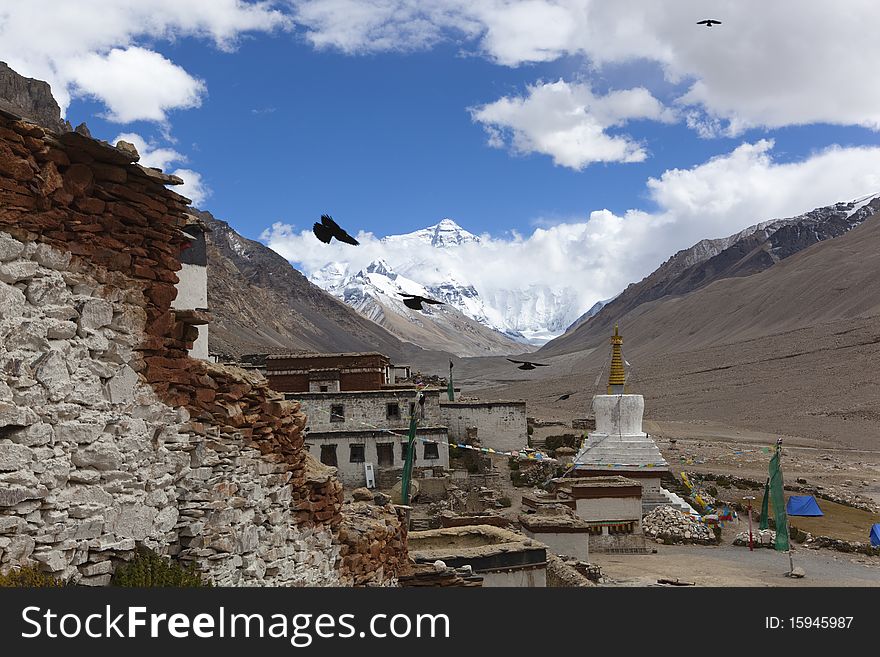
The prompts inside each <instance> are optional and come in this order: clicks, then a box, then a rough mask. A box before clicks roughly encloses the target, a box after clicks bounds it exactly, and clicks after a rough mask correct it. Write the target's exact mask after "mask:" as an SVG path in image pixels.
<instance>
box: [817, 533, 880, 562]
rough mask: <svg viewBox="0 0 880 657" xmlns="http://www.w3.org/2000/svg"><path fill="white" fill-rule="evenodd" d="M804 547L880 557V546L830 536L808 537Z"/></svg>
mask: <svg viewBox="0 0 880 657" xmlns="http://www.w3.org/2000/svg"><path fill="white" fill-rule="evenodd" d="M804 545H805V546H806V547H808V548H811V549H813V550H817V549H819V548H829V549H831V550H837V551H838V552H854V553H857V554H867V555H869V556H874V557H878V556H880V545H878V546H874V545H871V544H870V543H860V542H859V541H844V540H842V539H839V538H831V537H830V536H811V535H808V536H807V540H806V541H804Z"/></svg>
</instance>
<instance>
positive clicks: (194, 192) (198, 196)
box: [171, 169, 211, 208]
mask: <svg viewBox="0 0 880 657" xmlns="http://www.w3.org/2000/svg"><path fill="white" fill-rule="evenodd" d="M171 173H172V174H173V175H175V176H177V177H178V178H182V179H183V184H182V185H178V186H176V187H174V188H173V189H174V191H175V192H177V193H178V194H182V195H183V196H186V197H187V198H188V199H189V200H190V201H192V204H193V207H197V208H198V207H201V206H202V204H203V203H204V202H205V201H206V200H207V198H208V197H209V196H210V195H211V190H210V189H209V188H208V186H207V185H206V184H205V182H204V180H202V174H200V173H199V172H198V171H193V170H192V169H175V170H174V171H172V172H171Z"/></svg>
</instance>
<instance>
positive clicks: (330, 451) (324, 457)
mask: <svg viewBox="0 0 880 657" xmlns="http://www.w3.org/2000/svg"><path fill="white" fill-rule="evenodd" d="M321 463H323V464H324V465H332V466H333V467H334V468H335V467H336V466H337V465H338V463H337V461H336V445H321Z"/></svg>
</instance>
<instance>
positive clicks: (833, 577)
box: [590, 545, 880, 586]
mask: <svg viewBox="0 0 880 657" xmlns="http://www.w3.org/2000/svg"><path fill="white" fill-rule="evenodd" d="M656 548H657V554H647V555H638V554H632V555H629V554H625V555H618V554H614V555H612V554H590V561H591V562H592V563H595V564H598V565H599V566H601V567H602V573H603V574H604V575H605V577H606V578H608V579H609V580H610V581H609V582H607V583H605V584H603V586H654V585H656V584H657V580H658V579H660V578H669V579H675V578H679V579H681V580H682V581H687V582H695V584H696V586H880V557H866V556H864V555H851V554H843V553H840V552H834V551H831V550H807V549H795V552H794V553H793V560H794V564H795V566H800V567H801V568H803V569H804V571H805V572H806V577H804V578H803V579H791V578H789V577H786V576H785V573H787V572H788V554H787V553H784V552H776V551H775V550H768V549H766V548H760V549H756V550H754V551H753V552H749V549H748V548H747V547H736V546H732V545H722V546H714V547H706V546H697V545H682V546H678V545H657V546H656Z"/></svg>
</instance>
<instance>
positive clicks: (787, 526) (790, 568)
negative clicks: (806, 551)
mask: <svg viewBox="0 0 880 657" xmlns="http://www.w3.org/2000/svg"><path fill="white" fill-rule="evenodd" d="M776 451H777V453H778V454H779V472H780V476H781V474H782V438H778V439H777V440H776ZM781 483H782V484H783V486H782V503H783V504H785V479H784V478H783V480H782V482H781ZM785 529H786V532H787V533H788V576H789V577H791V575H792V573H794V561H793V560H792V556H791V521H790V520H789V519H788V513H786V514H785ZM777 531H778V529H777Z"/></svg>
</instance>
